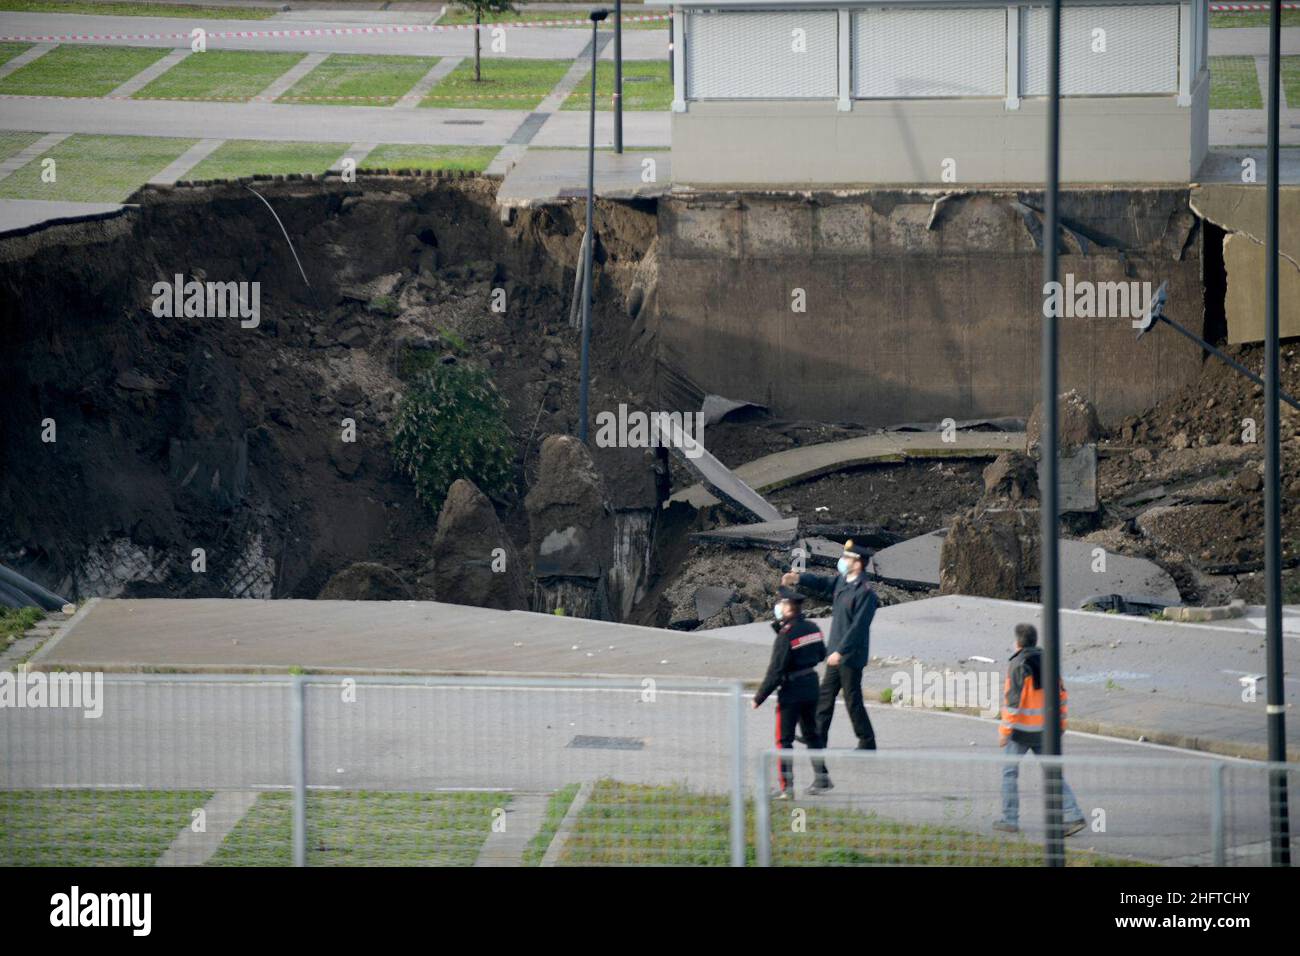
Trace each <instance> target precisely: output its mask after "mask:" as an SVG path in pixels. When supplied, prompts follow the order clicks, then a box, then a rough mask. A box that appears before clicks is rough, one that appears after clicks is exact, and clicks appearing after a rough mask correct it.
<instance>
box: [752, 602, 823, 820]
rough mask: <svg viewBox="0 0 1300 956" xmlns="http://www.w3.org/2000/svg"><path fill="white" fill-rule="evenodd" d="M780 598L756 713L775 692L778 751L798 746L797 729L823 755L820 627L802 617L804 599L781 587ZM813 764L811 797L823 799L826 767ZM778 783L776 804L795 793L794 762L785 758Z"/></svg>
mask: <svg viewBox="0 0 1300 956" xmlns="http://www.w3.org/2000/svg"><path fill="white" fill-rule="evenodd" d="M777 598H778V599H777V602H776V607H775V608H773V615H774V616H775V618H776V620H775V621H773V622H772V630H774V631H776V640H775V641H774V642H773V643H772V660H771V663H769V664H768V666H767V674H766V675H765V676H764V677H763V683H762V684H761V685H760V686H759V688H758V691H757V692H756V693H755V694H754V707H755V708H758V707H761V706H762V704H763V701H765V700H767V698H768V697H769V696H771V694H772V692H773V691H777V695H776V745H777V746H778V747H779V748H781V749H782V750H789V749H790V748H791V746H792V745H793V744H794V732H795V726H796V725H797V726H798V727H799V729H800V730H802V731H803V740H804V743H805V744H806V745H807V746H808V749H809V750H821V749H822V747H823V744H822V741H821V735H820V734H819V733H818V730H817V665H818V664H820V663H821V662H822V661H823V660H825V659H826V643H825V641H823V640H822V632H821V630H820V629H819V628H818V627H817V625H816V624H814V623H813V622H812V621H809V620H808V619H807V618H805V617H804V616H803V595H802V594H800V593H799V592H798V591H795V590H794V589H792V588H787V587H783V588H781V589H780V590H779V591H778V592H777ZM778 688H780V689H779V690H778ZM812 763H813V772H814V774H815V775H816V779H815V780H814V781H813V785H812V786H811V787H809V788H808V793H810V794H813V795H816V794H819V793H825V792H826V791H827V790H829V789H830V788H831V778H830V776H829V775H828V774H827V773H826V762H825V761H823V760H821V759H819V758H817V757H814V758H813V762H812ZM777 782H778V784H779V785H780V790H779V791H778V792H777V793H776V795H775V796H776V799H778V800H788V799H790V795H791V793H792V792H793V790H794V761H793V760H792V759H790V758H787V757H784V756H783V757H782V758H781V762H780V767H779V768H778V770H777Z"/></svg>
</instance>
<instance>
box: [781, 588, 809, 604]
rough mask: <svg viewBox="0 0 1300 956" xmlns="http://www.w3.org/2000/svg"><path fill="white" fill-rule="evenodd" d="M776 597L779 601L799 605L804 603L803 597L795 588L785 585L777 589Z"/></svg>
mask: <svg viewBox="0 0 1300 956" xmlns="http://www.w3.org/2000/svg"><path fill="white" fill-rule="evenodd" d="M776 597H777V600H779V601H794V602H796V603H798V604H802V603H803V595H802V594H800V593H799V592H798V591H796V590H795V589H794V588H789V587H786V586H785V585H784V584H783V585H781V586H780V587H779V588H777V589H776Z"/></svg>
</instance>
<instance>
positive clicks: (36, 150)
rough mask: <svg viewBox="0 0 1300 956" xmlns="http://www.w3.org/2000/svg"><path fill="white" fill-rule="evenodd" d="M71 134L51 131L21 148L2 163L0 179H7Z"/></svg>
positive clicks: (0, 165)
mask: <svg viewBox="0 0 1300 956" xmlns="http://www.w3.org/2000/svg"><path fill="white" fill-rule="evenodd" d="M71 135H72V134H71V133H49V134H47V135H45V136H42V137H41V138H40V139H38V140H37V141H36V142H34V143H32V145H30V146H28V147H27V148H26V149H23V150H19V151H18V152H17V153H15V154H14V155H12V156H10V157H9V158H8V159H6V160H5V161H4V162H3V163H0V179H7V178H8V177H10V176H12V175H13V174H14V173H16V172H18V170H20V169H22V168H23V167H24V166H26V165H27V164H28V163H30V162H31V161H32V160H34V159H35V158H36V157H38V156H42V155H44V154H45V153H48V152H49V151H50V150H52V149H53V148H54V147H55V146H58V145H59V144H60V143H61V142H63V141H64V140H65V139H67V138H68V137H69V136H71Z"/></svg>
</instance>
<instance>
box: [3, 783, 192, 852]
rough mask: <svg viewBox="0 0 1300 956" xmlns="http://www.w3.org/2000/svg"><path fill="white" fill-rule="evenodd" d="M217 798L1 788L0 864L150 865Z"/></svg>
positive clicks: (156, 792)
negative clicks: (209, 802)
mask: <svg viewBox="0 0 1300 956" xmlns="http://www.w3.org/2000/svg"><path fill="white" fill-rule="evenodd" d="M211 797H212V794H210V793H203V792H194V791H179V790H176V791H169V790H7V791H0V866H77V867H81V866H152V865H153V863H154V861H156V860H157V859H158V857H160V856H161V855H162V854H163V852H164V851H165V850H166V849H167V847H168V846H170V845H171V842H172V840H174V839H176V836H177V834H179V833H180V832H181V830H182V829H184V828H185V827H187V826H189V825H190V822H191V820H192V817H191V816H190V814H191V813H192V812H193V811H194V810H197V809H199V808H201V807H202V806H203V805H204V804H205V803H207V802H208V800H209V799H211Z"/></svg>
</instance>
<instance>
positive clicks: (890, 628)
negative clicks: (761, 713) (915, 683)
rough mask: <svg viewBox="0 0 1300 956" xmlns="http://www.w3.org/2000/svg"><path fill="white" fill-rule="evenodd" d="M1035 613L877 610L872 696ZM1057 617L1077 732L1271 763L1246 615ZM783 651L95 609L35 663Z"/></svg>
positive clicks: (686, 640)
mask: <svg viewBox="0 0 1300 956" xmlns="http://www.w3.org/2000/svg"><path fill="white" fill-rule="evenodd" d="M1038 614H1039V608H1038V606H1037V605H1034V604H1021V603H1017V602H1013V601H995V600H990V599H985V598H969V597H962V596H957V595H954V596H948V597H941V598H932V599H928V600H922V601H915V602H911V603H908V604H901V605H894V606H891V607H886V608H882V609H881V610H880V611H879V613H878V614H877V616H876V621H875V623H874V625H873V628H872V646H871V650H872V653H873V655H874V658H873V664H872V666H871V667H869V668H868V669H867V671H866V675H865V677H864V684H865V686H866V687H867V688H868V689H869V694H868V696H869V698H870V699H872V700H877V699H879V691H880V690H883V689H884V688H886V687H891V686H893V682H894V679H895V678H894V675H895V674H897V673H899V672H903V673H910V672H911V669H912V666H913V663H912V662H913V661H918V662H920V663H921V664H922V665H924V666H925V667H927V668H932V669H942V668H945V667H949V668H953V669H959V670H962V671H965V672H972V671H973V672H980V671H990V672H997V673H998V674H1000V673H1001V670H1002V668H1003V667H1004V666H1005V662H1006V659H1007V658H1008V657H1009V655H1010V653H1011V648H1010V643H1011V634H1012V633H1013V628H1014V626H1015V624H1017V623H1019V622H1020V621H1035V620H1037V618H1038ZM1294 614H1296V615H1300V609H1296V610H1295V611H1294ZM1061 620H1062V640H1063V645H1064V646H1063V655H1062V657H1063V661H1062V676H1063V677H1064V679H1065V681H1066V684H1067V686H1068V688H1069V691H1070V697H1071V719H1072V726H1073V727H1074V728H1075V729H1076V730H1093V731H1096V732H1101V733H1110V734H1115V735H1117V736H1123V737H1130V738H1134V739H1136V738H1137V737H1138V736H1140V735H1142V736H1145V737H1146V738H1148V739H1151V740H1154V741H1157V742H1161V743H1168V744H1171V745H1176V746H1185V747H1192V748H1196V749H1206V750H1215V751H1216V752H1221V753H1227V754H1229V755H1237V756H1255V757H1258V756H1261V755H1262V754H1263V753H1264V752H1265V751H1264V749H1263V748H1264V744H1265V733H1264V728H1265V725H1264V703H1263V702H1264V693H1263V683H1262V681H1260V682H1259V684H1258V690H1259V694H1258V698H1257V700H1255V701H1253V702H1247V701H1245V700H1243V699H1242V698H1243V690H1244V688H1245V685H1243V683H1242V679H1243V678H1247V679H1248V680H1249V679H1250V678H1251V677H1252V676H1257V675H1259V674H1261V672H1262V669H1263V667H1264V662H1263V655H1262V652H1261V644H1262V634H1261V631H1260V630H1259V628H1258V626H1257V625H1256V624H1254V623H1252V621H1251V619H1249V618H1248V619H1245V620H1242V621H1234V622H1230V623H1228V625H1227V626H1221V625H1220V624H1175V623H1171V622H1163V621H1150V620H1147V619H1145V618H1132V617H1121V616H1117V615H1109V614H1095V613H1088V612H1081V611H1065V612H1063V613H1062V618H1061ZM821 623H822V625H823V627H825V626H826V624H827V622H825V621H823V622H821ZM1297 623H1298V624H1300V618H1297ZM771 641H772V632H771V629H770V628H769V627H768V626H767V625H766V624H765V623H763V622H759V623H756V624H751V625H745V626H742V627H733V628H722V629H719V630H714V631H703V632H700V631H697V632H692V633H689V634H688V633H682V632H678V631H669V630H663V629H658V628H647V627H633V626H630V625H625V624H612V623H606V622H600V621H588V620H583V619H578V618H565V617H556V616H553V615H546V614H531V613H527V612H522V611H492V610H487V609H483V608H472V607H462V606H460V605H452V604H438V603H434V602H414V601H392V602H381V601H355V602H353V601H236V600H216V599H210V600H208V599H205V600H191V601H179V600H148V601H140V600H98V599H97V600H94V601H91V602H89V603H88V604H87V605H86V606H85V607H83V608H82V610H81V612H79V614H78V616H77V617H76V618H74V619H73V620H72V621H70V622H69V623H68V624H67V626H66V627H65V628H64V629H63V630H62V631H61V632H60V633H59V635H58V636H56V637H55V638H53V639H52V640H51V641H49V642H47V643H46V644H45V646H44V647H42V648H41V650H40V651H39V652H37V654H36V655H35V656H34V657H33V659H32V667H33V668H36V669H45V668H54V667H61V668H63V669H67V670H108V671H112V670H127V671H132V670H141V669H149V670H157V671H181V672H186V671H207V672H220V671H251V672H272V673H280V674H283V673H285V672H287V671H288V670H289V669H290V668H292V667H302V668H304V669H306V670H309V671H312V672H323V673H341V674H362V673H399V672H405V673H444V674H445V673H450V674H491V675H503V674H514V675H531V676H560V675H576V676H624V677H626V676H631V677H636V678H644V677H659V678H665V677H705V678H715V679H744V680H749V681H756V680H757V679H759V677H761V675H762V674H763V672H764V670H765V669H766V666H767V660H768V654H769V651H770V647H771ZM1284 653H1285V659H1286V666H1287V669H1288V671H1290V673H1291V674H1296V673H1298V671H1297V667H1298V666H1300V628H1296V629H1293V630H1291V631H1290V632H1289V636H1288V637H1287V638H1286V641H1285V651H1284ZM997 683H998V686H1000V682H997ZM1286 698H1287V701H1288V703H1289V704H1290V705H1292V707H1294V705H1295V703H1296V702H1297V700H1300V677H1288V678H1287V680H1286ZM1296 752H1297V755H1298V757H1300V747H1297V748H1296Z"/></svg>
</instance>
